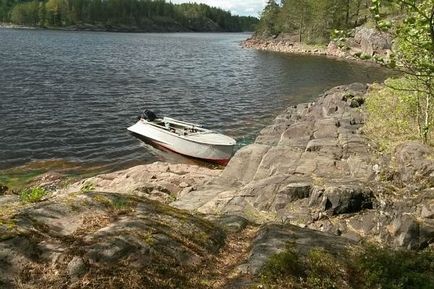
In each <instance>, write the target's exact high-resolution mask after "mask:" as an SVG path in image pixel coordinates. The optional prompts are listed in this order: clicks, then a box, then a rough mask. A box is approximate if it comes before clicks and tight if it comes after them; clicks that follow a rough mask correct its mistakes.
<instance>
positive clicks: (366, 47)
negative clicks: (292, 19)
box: [241, 26, 392, 64]
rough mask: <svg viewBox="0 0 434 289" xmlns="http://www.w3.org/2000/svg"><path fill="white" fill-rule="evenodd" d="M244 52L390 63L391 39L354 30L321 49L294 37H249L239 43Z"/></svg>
mask: <svg viewBox="0 0 434 289" xmlns="http://www.w3.org/2000/svg"><path fill="white" fill-rule="evenodd" d="M241 45H242V46H243V47H244V48H253V49H257V50H263V51H272V52H282V53H289V54H301V55H322V56H328V57H333V58H338V59H345V60H347V61H348V60H349V61H372V62H376V63H378V62H379V63H384V64H387V63H388V62H389V61H390V56H391V48H392V39H391V36H390V35H389V34H387V33H384V32H380V31H377V30H375V29H373V28H368V27H363V26H362V27H358V28H356V29H355V30H354V31H353V33H352V34H351V35H350V36H349V37H347V38H342V39H340V40H334V41H331V42H330V43H329V44H328V45H327V46H325V45H309V44H305V43H300V42H299V41H298V37H297V36H291V35H279V36H276V37H271V38H263V37H258V36H253V37H251V38H249V39H247V40H245V41H243V42H242V43H241Z"/></svg>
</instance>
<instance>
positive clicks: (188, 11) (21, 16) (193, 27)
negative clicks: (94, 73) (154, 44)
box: [0, 0, 258, 32]
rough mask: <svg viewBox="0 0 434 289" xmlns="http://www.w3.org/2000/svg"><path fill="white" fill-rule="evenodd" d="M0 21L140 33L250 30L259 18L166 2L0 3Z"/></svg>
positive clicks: (5, 0) (74, 0)
mask: <svg viewBox="0 0 434 289" xmlns="http://www.w3.org/2000/svg"><path fill="white" fill-rule="evenodd" d="M0 22H11V23H14V24H19V25H27V26H39V27H68V26H74V25H82V24H89V25H97V26H100V27H106V28H110V27H113V26H115V27H116V26H123V27H128V28H131V29H132V30H141V31H227V32H240V31H253V30H254V29H255V25H256V24H257V22H258V19H257V18H255V17H245V16H234V15H232V14H231V13H230V12H228V11H225V10H222V9H219V8H214V7H210V6H208V5H205V4H192V3H186V4H173V3H170V2H166V1H165V0H48V1H44V0H33V1H25V0H24V1H23V0H0Z"/></svg>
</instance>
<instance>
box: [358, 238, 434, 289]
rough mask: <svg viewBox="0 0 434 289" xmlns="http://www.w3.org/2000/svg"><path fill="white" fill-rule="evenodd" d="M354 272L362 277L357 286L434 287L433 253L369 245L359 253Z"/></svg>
mask: <svg viewBox="0 0 434 289" xmlns="http://www.w3.org/2000/svg"><path fill="white" fill-rule="evenodd" d="M353 264H354V265H355V267H356V270H355V274H357V275H359V278H360V279H361V280H363V282H362V286H357V285H360V283H359V281H360V280H359V281H358V282H357V283H358V284H354V285H355V286H354V287H355V288H363V289H369V288H382V289H404V288H405V289H429V288H434V252H433V251H420V252H416V251H409V250H392V249H387V248H386V249H384V248H378V247H374V246H369V247H367V248H366V250H364V251H363V252H360V253H359V254H357V255H356V258H355V260H354V261H353Z"/></svg>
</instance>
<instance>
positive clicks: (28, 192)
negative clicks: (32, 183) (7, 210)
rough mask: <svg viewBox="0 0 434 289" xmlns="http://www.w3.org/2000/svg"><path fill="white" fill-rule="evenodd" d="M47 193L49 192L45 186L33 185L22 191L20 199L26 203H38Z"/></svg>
mask: <svg viewBox="0 0 434 289" xmlns="http://www.w3.org/2000/svg"><path fill="white" fill-rule="evenodd" d="M47 194H48V192H47V191H46V190H45V189H44V188H41V187H33V188H29V189H25V190H24V191H22V192H21V193H20V200H21V201H22V202H25V203H36V202H39V201H40V200H42V198H43V197H44V196H46V195H47Z"/></svg>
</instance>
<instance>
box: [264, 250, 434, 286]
mask: <svg viewBox="0 0 434 289" xmlns="http://www.w3.org/2000/svg"><path fill="white" fill-rule="evenodd" d="M344 253H345V252H344ZM260 276H261V283H262V285H265V287H264V288H297V289H301V288H303V289H335V288H336V289H347V288H353V289H378V288H381V289H431V288H434V252H433V251H432V250H426V251H420V252H417V251H409V250H392V249H389V248H380V247H375V246H366V247H362V248H359V249H357V250H354V249H351V250H349V251H347V252H346V254H345V255H344V257H342V258H337V257H335V256H333V255H331V254H330V253H328V252H327V251H326V250H324V249H322V248H313V249H311V250H310V251H309V252H308V254H307V256H305V257H299V256H298V255H297V252H296V251H295V249H294V248H293V247H292V246H288V248H287V249H286V250H285V251H283V252H281V253H278V254H275V255H273V256H271V257H270V259H269V260H268V261H267V262H266V263H265V265H264V266H263V268H262V270H261V273H260Z"/></svg>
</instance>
